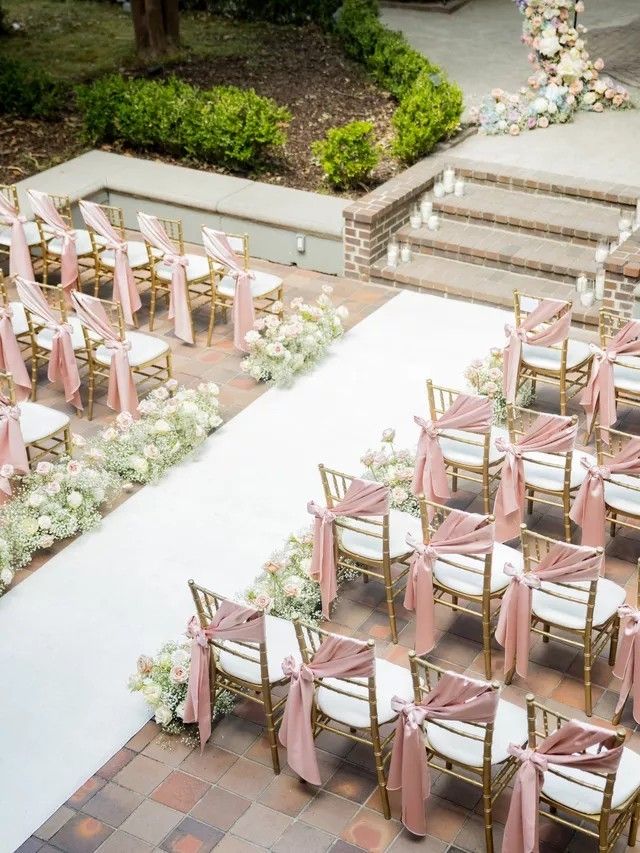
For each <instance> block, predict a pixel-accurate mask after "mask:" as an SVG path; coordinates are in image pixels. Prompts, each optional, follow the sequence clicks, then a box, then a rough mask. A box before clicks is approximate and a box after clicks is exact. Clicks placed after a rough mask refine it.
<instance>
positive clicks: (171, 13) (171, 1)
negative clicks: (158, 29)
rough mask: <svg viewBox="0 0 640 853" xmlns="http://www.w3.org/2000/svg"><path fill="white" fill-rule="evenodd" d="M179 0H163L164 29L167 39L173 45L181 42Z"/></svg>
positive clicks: (176, 45) (175, 45)
mask: <svg viewBox="0 0 640 853" xmlns="http://www.w3.org/2000/svg"><path fill="white" fill-rule="evenodd" d="M178 2H179V0H162V9H163V13H164V29H165V33H166V36H167V41H168V42H169V43H170V44H171V45H172V46H173V47H178V45H179V44H180V12H179V10H178Z"/></svg>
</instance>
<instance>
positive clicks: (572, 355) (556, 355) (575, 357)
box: [522, 339, 591, 373]
mask: <svg viewBox="0 0 640 853" xmlns="http://www.w3.org/2000/svg"><path fill="white" fill-rule="evenodd" d="M560 355H561V350H560V349H558V348H556V347H538V346H534V345H533V344H523V345H522V361H523V362H524V363H525V364H527V365H529V366H530V367H537V368H539V369H540V370H554V371H556V372H558V373H559V372H560ZM590 357H591V350H590V349H589V344H585V343H583V342H582V341H572V340H571V339H570V340H569V345H568V346H567V367H577V366H578V365H579V364H582V363H583V362H584V361H587V359H589V358H590Z"/></svg>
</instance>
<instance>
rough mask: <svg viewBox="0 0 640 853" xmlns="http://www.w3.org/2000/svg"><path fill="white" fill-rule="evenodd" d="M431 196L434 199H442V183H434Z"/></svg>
mask: <svg viewBox="0 0 640 853" xmlns="http://www.w3.org/2000/svg"><path fill="white" fill-rule="evenodd" d="M433 194H434V196H435V197H436V198H442V196H443V195H444V184H443V183H442V181H436V182H435V184H434V185H433Z"/></svg>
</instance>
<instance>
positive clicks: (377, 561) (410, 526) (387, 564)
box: [318, 465, 422, 643]
mask: <svg viewBox="0 0 640 853" xmlns="http://www.w3.org/2000/svg"><path fill="white" fill-rule="evenodd" d="M318 467H319V469H320V477H321V479H322V487H323V489H324V495H325V500H326V502H327V506H328V508H329V509H331V508H332V507H333V506H334V504H336V503H339V502H340V501H342V499H343V498H344V496H345V494H346V492H347V489H348V488H349V486H350V485H351V483H352V482H353V481H354V480H355V479H356V477H354V476H352V475H350V474H343V473H342V472H340V471H335V470H333V469H331V468H326V467H325V466H324V465H320V466H318ZM334 523H335V532H336V535H335V560H336V569H337V570H340V569H353V567H354V566H353V564H354V563H356V564H357V569H358V571H359V572H360V573H361V574H362V576H363V578H364V581H365V583H366V582H367V581H368V580H369V578H376V579H377V580H379V581H381V582H382V583H383V584H384V591H385V600H386V603H387V612H388V614H389V625H390V628H391V639H392V641H393V642H394V643H397V642H398V629H397V620H396V609H395V603H394V599H395V596H396V595H397V593H398V592H399V591H400V589H401V588H403V587H404V585H405V583H406V578H407V574H408V571H409V568H408V560H409V557H410V556H411V554H412V553H413V552H412V549H411V548H410V547H409V545H407V541H406V536H407V533H411V534H412V535H413V536H415V537H416V538H420V535H421V532H422V528H421V524H420V519H417V518H414V517H413V516H412V515H409V513H407V512H401V511H400V510H394V509H392V510H390V512H389V513H388V514H387V515H383V516H369V517H367V518H345V517H338V518H336V520H335V522H334ZM394 566H395V567H396V569H394V570H392V567H394Z"/></svg>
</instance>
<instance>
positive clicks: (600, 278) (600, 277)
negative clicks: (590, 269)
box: [594, 266, 605, 302]
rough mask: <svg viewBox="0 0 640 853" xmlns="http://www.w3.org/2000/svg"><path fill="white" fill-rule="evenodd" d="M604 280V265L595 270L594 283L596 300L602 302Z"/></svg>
mask: <svg viewBox="0 0 640 853" xmlns="http://www.w3.org/2000/svg"><path fill="white" fill-rule="evenodd" d="M604 282H605V269H604V267H602V266H601V267H598V269H597V270H596V283H595V289H594V293H595V297H596V300H597V301H598V302H602V300H603V299H604Z"/></svg>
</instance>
